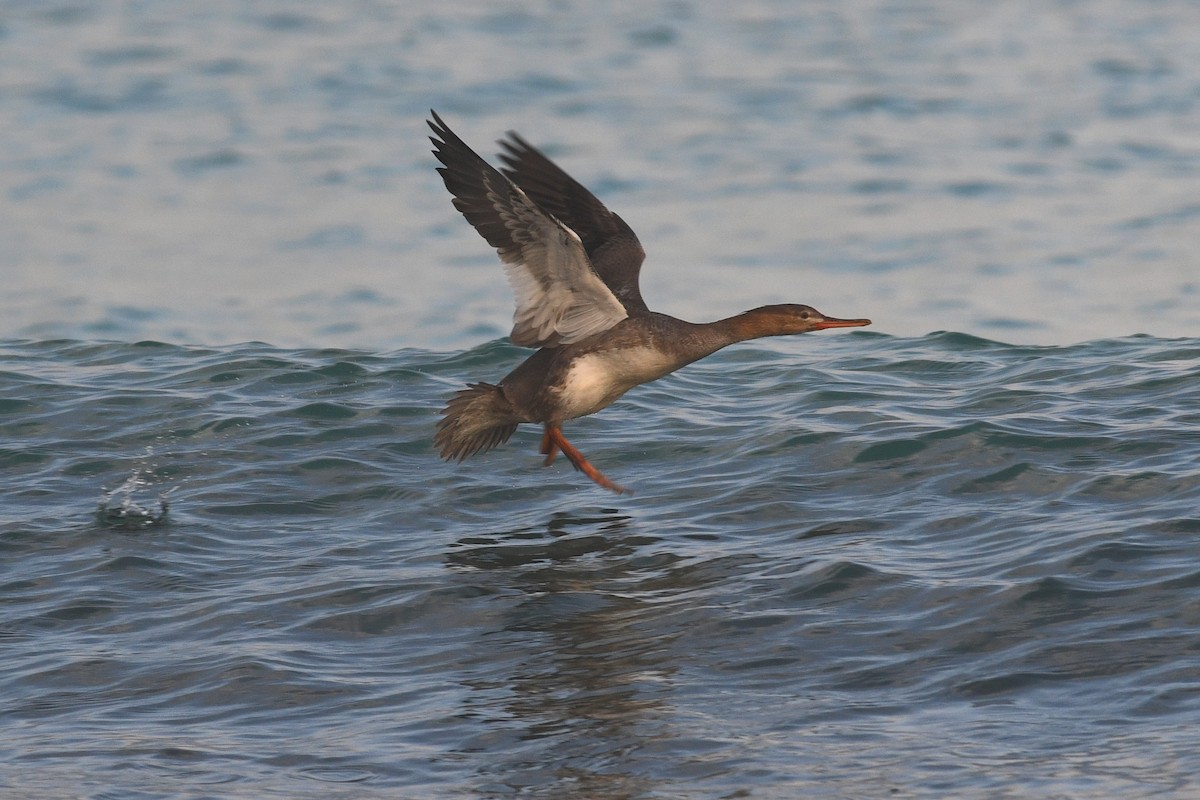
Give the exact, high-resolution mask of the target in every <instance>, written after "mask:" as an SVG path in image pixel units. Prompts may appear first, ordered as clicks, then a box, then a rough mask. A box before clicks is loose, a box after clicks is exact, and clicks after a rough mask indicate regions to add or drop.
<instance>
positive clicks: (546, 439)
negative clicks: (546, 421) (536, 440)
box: [540, 425, 558, 467]
mask: <svg viewBox="0 0 1200 800" xmlns="http://www.w3.org/2000/svg"><path fill="white" fill-rule="evenodd" d="M540 452H541V454H542V455H544V456H545V457H546V461H545V462H544V463H543V464H542V466H545V467H548V466H550V465H551V464H553V463H554V457H555V456H556V455H558V447H557V446H556V445H555V444H554V442H553V441H552V440H551V439H550V426H549V425H547V426H546V430H545V432H544V433H543V434H542V449H541V451H540Z"/></svg>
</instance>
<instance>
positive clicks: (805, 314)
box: [800, 308, 812, 319]
mask: <svg viewBox="0 0 1200 800" xmlns="http://www.w3.org/2000/svg"><path fill="white" fill-rule="evenodd" d="M811 318H812V312H810V311H809V310H808V309H807V308H806V309H804V310H803V311H801V312H800V319H811Z"/></svg>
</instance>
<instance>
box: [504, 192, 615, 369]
mask: <svg viewBox="0 0 1200 800" xmlns="http://www.w3.org/2000/svg"><path fill="white" fill-rule="evenodd" d="M495 177H498V178H499V179H500V180H503V181H504V185H503V186H499V187H497V186H495V185H494V183H493V176H485V178H484V186H485V188H486V189H487V198H488V200H489V201H490V202H491V204H492V207H493V208H495V209H496V212H497V214H499V216H500V219H501V221H502V222H503V223H504V226H505V227H506V228H508V230H509V232H510V234H511V236H512V240H513V243H514V244H515V245H516V248H515V249H509V248H501V250H500V258H501V260H502V261H503V262H504V271H505V272H506V273H507V274H508V282H509V284H510V285H511V286H512V290H513V295H514V297H515V298H516V304H517V310H516V313H514V314H513V329H512V334H511V336H512V340H513V342H514V343H516V344H519V345H523V346H525V347H554V346H556V345H560V344H571V343H572V342H578V341H580V340H582V339H586V338H587V337H589V336H593V335H595V334H597V333H600V332H601V331H606V330H608V329H609V328H611V327H612V326H614V325H616V324H617V323H618V322H620V321H621V320H623V319H625V318H626V317H627V316H628V314H627V313H626V311H625V307H624V306H623V305H621V302H620V301H619V300H617V298H616V296H614V295H613V293H612V292H611V291H610V290H609V288H608V287H607V286H606V285H605V284H604V281H602V280H600V276H599V275H597V274H596V271H595V270H594V269H592V264H591V261H589V260H588V257H587V252H586V251H585V250H584V249H583V242H582V241H580V239H579V236H578V235H577V234H576V233H575V231H573V230H571V229H570V228H568V227H567V226H566V225H564V224H562V223H561V222H559V221H558V220H557V219H555V218H554V217H552V216H550V215H549V214H547V213H546V212H545V211H543V210H542V209H541V208H539V207H538V206H537V205H536V204H534V202H533V201H532V200H530V199H529V197H528V196H527V195H526V194H525V192H523V191H521V189H520V188H519V187H518V186H517V185H516V184H515V183H513V182H512V181H511V180H509V179H508V178H506V177H504V176H502V175H500V174H499V173H496V175H495Z"/></svg>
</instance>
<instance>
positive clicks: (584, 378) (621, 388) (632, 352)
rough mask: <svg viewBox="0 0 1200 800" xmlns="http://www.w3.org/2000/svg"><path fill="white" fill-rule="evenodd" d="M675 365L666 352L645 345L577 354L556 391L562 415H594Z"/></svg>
mask: <svg viewBox="0 0 1200 800" xmlns="http://www.w3.org/2000/svg"><path fill="white" fill-rule="evenodd" d="M677 366H678V365H677V364H676V363H675V362H674V361H673V360H671V359H669V358H668V357H667V356H666V354H664V353H662V352H661V351H659V350H655V349H653V348H649V347H639V348H632V349H622V350H610V351H604V352H598V353H588V354H587V355H582V356H579V357H578V358H576V359H574V360H573V361H572V362H571V365H570V366H569V367H568V368H567V370H566V374H565V377H564V380H563V382H562V384H561V387H560V389H559V392H558V394H559V398H558V399H559V407H560V410H561V411H562V418H563V419H575V418H576V417H582V416H586V415H587V414H594V413H596V412H597V411H599V410H600V409H602V408H605V407H607V406H609V405H611V404H612V403H613V401H615V400H616V399H617V398H618V397H620V396H621V395H623V394H625V392H627V391H629V390H630V389H632V388H633V387H634V386H637V385H639V384H642V383H646V382H647V381H652V380H654V379H656V378H661V377H662V376H663V375H666V374H667V373H669V372H671V371H673V370H674V369H675V368H676V367H677Z"/></svg>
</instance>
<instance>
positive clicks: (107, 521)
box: [96, 469, 178, 530]
mask: <svg viewBox="0 0 1200 800" xmlns="http://www.w3.org/2000/svg"><path fill="white" fill-rule="evenodd" d="M152 485H153V481H151V480H149V479H147V478H146V477H145V473H144V472H143V471H142V470H141V469H135V470H134V471H133V472H132V473H131V474H130V475H129V477H128V478H126V479H125V482H124V483H122V484H121V485H120V486H118V487H117V488H115V489H113V490H111V491H106V492H104V494H102V495H100V503H99V507H98V508H97V510H96V516H97V518H98V519H99V520H100V522H101V524H103V525H107V526H109V527H112V528H124V529H127V530H138V529H142V528H150V527H153V526H155V525H161V524H164V523H165V522H166V521H167V509H168V508H169V503H168V501H167V496H168V495H169V494H171V492H173V491H175V489H176V488H178V487H173V488H171V489H168V490H167V491H165V492H159V494H158V497H157V498H156V499H157V500H158V508H157V509H154V508H153V507H147V506H145V505H142V504H141V503H139V502H137V501H136V500H135V499H134V495H135V494H136V493H137V492H138V491H139V490H141V489H146V488H147V487H150V486H152Z"/></svg>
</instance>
